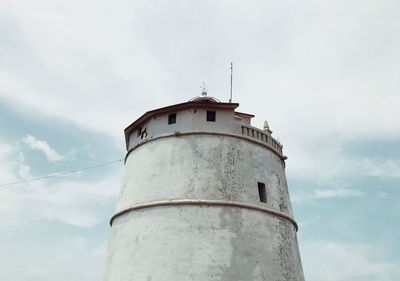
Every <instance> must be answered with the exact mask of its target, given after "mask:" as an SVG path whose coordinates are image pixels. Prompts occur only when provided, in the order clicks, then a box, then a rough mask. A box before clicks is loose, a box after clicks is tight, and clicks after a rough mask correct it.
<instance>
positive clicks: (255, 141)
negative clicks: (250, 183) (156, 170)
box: [124, 131, 287, 163]
mask: <svg viewBox="0 0 400 281" xmlns="http://www.w3.org/2000/svg"><path fill="white" fill-rule="evenodd" d="M192 135H210V136H225V137H233V138H239V139H242V140H246V141H249V142H252V143H255V144H258V145H261V146H264V147H266V148H268V149H269V150H271V151H272V152H273V153H275V154H276V155H277V156H278V157H279V158H280V159H281V160H282V161H284V160H286V159H287V157H286V156H284V155H281V154H280V153H279V152H278V151H276V150H275V149H274V148H273V147H272V146H270V145H269V144H267V143H265V142H262V141H259V140H256V139H253V138H250V137H246V136H243V135H237V134H229V133H220V132H202V131H198V132H178V131H177V132H175V133H173V134H167V135H161V136H157V137H152V138H149V139H143V140H142V141H141V142H139V143H138V144H137V145H135V146H134V147H132V148H131V149H129V150H128V152H127V153H126V156H125V161H124V162H125V163H126V159H128V156H129V154H130V153H131V152H132V151H134V150H135V149H136V148H138V147H139V146H141V145H143V144H145V143H148V142H150V141H155V140H159V139H165V138H171V137H180V136H192Z"/></svg>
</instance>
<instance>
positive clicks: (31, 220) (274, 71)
mask: <svg viewBox="0 0 400 281" xmlns="http://www.w3.org/2000/svg"><path fill="white" fill-rule="evenodd" d="M399 10H400V2H399V1H396V0H393V1H390V0H380V1H376V0H374V1H372V0H353V1H346V0H336V1H330V0H318V1H317V0H304V1H294V0H285V1H270V0H263V1H261V0H249V1H238V0H230V1H227V0H225V1H224V0H217V1H211V0H205V1H172V0H171V1H167V0H158V1H154V0H146V1H132V0H129V1H125V0H120V1H103V0H96V1H94V0H83V1H82V0H80V1H77V0H70V1H60V0H37V1H27V0H25V1H22V0H12V1H9V0H1V1H0V185H3V184H7V183H12V182H16V181H24V180H28V179H31V178H36V177H40V176H44V175H54V173H56V172H60V171H69V170H74V169H79V168H84V167H89V166H93V165H98V164H99V163H104V162H109V161H114V160H119V159H121V158H124V156H125V147H124V136H123V129H124V128H125V127H126V126H127V125H129V124H130V123H131V122H133V121H134V120H136V119H137V118H138V117H139V116H140V115H141V114H143V113H144V112H146V111H148V110H151V109H154V108H158V107H162V106H167V105H171V104H174V103H180V102H185V101H188V100H189V99H191V98H193V97H194V96H197V95H199V94H200V92H201V89H200V86H201V85H202V83H203V82H205V83H206V85H207V88H208V93H209V95H211V96H214V97H216V98H218V99H220V100H222V101H227V100H228V99H229V83H230V82H229V75H230V73H229V67H230V62H233V64H234V79H233V100H234V102H238V103H240V108H239V110H240V111H242V112H249V113H253V114H255V115H256V117H255V118H254V119H253V125H255V126H257V127H262V125H263V122H264V120H268V122H269V125H270V127H271V129H272V130H273V131H274V133H273V136H275V137H277V138H279V140H280V141H281V142H282V144H283V145H284V153H285V154H286V155H287V156H288V160H287V161H286V174H287V178H288V184H289V191H290V195H291V199H292V204H293V209H294V215H295V218H296V220H297V222H298V224H299V232H298V240H299V246H300V253H301V258H302V263H303V268H304V273H305V278H306V280H307V281H358V280H362V281H397V280H400V256H399V255H398V252H399V251H400V243H399V237H400V226H399V224H398V222H399V219H400V204H399V203H400V202H399V201H400V200H399V198H400V122H399V121H400V112H399V108H400V78H399V77H400V52H399V50H400V36H398V35H399V34H400V17H399V16H398V11H399ZM122 172H123V163H122V162H116V163H112V164H110V165H106V166H102V167H98V168H96V169H90V170H85V171H82V172H80V173H75V174H71V175H69V176H63V177H53V178H48V179H44V180H40V181H33V182H28V183H24V184H19V185H6V186H0V221H1V224H0V264H1V265H2V266H1V267H0V279H1V280H13V281H25V280H30V281H36V280H60V281H64V280H65V281H66V280H68V281H71V280H88V281H90V280H93V281H94V280H101V276H102V272H103V266H104V257H105V251H106V247H107V239H108V235H109V231H110V228H109V225H108V220H109V218H110V217H111V215H112V213H113V211H114V208H115V204H116V200H117V196H118V191H119V186H120V182H121V178H122Z"/></svg>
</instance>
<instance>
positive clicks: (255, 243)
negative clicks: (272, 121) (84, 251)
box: [104, 132, 304, 281]
mask: <svg viewBox="0 0 400 281" xmlns="http://www.w3.org/2000/svg"><path fill="white" fill-rule="evenodd" d="M260 184H261V185H264V186H265V191H266V200H264V201H266V202H260V196H261V195H260V192H259V185H260ZM292 216H293V214H292V209H291V204H290V200H289V195H288V189H287V183H286V177H285V172H284V163H283V160H282V159H281V157H280V156H278V155H277V154H276V153H274V152H273V151H272V150H271V149H268V148H267V147H265V146H264V145H261V144H257V143H255V142H252V141H249V140H246V139H244V138H242V137H239V136H238V137H235V136H233V135H232V136H229V135H223V134H221V135H218V134H215V133H206V132H204V133H201V134H187V135H171V136H167V137H164V138H160V139H157V138H155V139H154V140H151V139H150V140H148V141H147V142H145V143H143V144H142V145H139V146H136V147H135V148H134V149H133V150H132V151H130V153H129V155H128V157H127V159H126V166H125V176H124V179H123V182H122V188H121V193H120V198H119V201H118V204H117V209H116V215H114V217H113V219H112V231H111V237H110V242H109V250H108V256H107V261H106V264H107V266H106V271H105V275H104V276H105V278H104V280H105V281H116V280H140V281H141V280H143V281H148V280H152V281H158V280H160V281H161V280H199V281H200V280H229V281H232V280H246V281H247V280H268V281H278V280H279V281H283V280H285V281H302V280H304V277H303V272H302V268H301V262H300V256H299V251H298V245H297V239H296V227H297V226H296V225H295V223H294V221H293V219H291V218H292Z"/></svg>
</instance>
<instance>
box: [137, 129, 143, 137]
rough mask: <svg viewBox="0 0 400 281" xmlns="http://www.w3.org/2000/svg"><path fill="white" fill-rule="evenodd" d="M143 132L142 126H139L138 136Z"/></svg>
mask: <svg viewBox="0 0 400 281" xmlns="http://www.w3.org/2000/svg"><path fill="white" fill-rule="evenodd" d="M141 134H142V127H139V128H138V129H137V136H138V137H140V135H141Z"/></svg>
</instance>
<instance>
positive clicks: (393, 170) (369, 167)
mask: <svg viewBox="0 0 400 281" xmlns="http://www.w3.org/2000/svg"><path fill="white" fill-rule="evenodd" d="M357 165H358V167H359V168H360V169H361V170H362V171H363V172H364V173H365V174H367V175H370V176H375V177H395V178H398V177H400V159H390V158H389V159H385V160H380V159H368V158H363V159H361V160H359V162H358V163H357Z"/></svg>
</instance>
